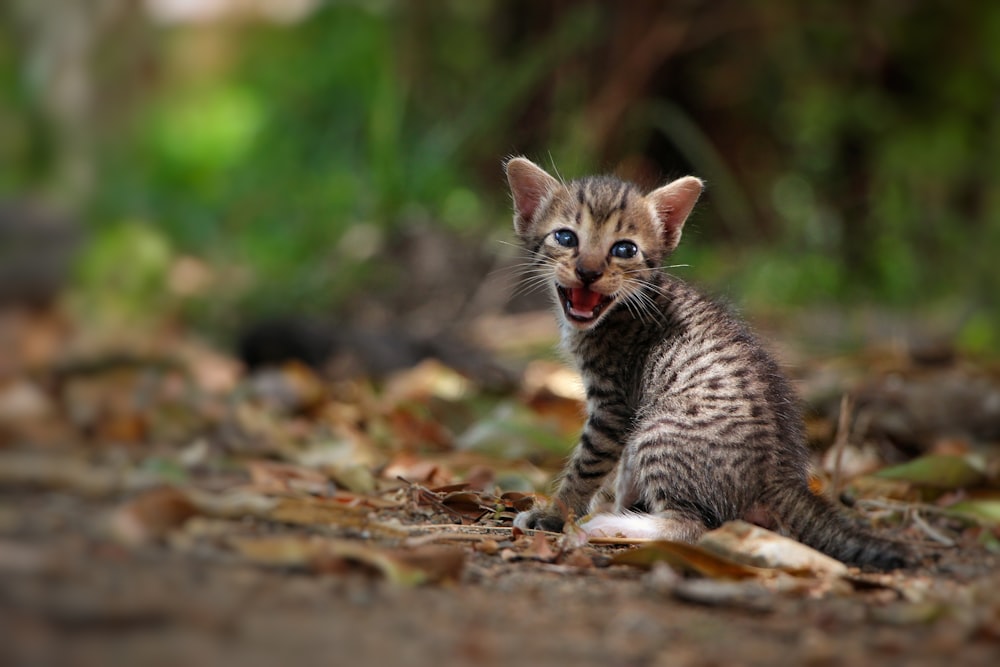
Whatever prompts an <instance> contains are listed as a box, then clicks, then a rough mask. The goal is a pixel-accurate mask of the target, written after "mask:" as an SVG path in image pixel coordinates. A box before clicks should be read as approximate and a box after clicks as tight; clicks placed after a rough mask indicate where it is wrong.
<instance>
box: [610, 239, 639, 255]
mask: <svg viewBox="0 0 1000 667" xmlns="http://www.w3.org/2000/svg"><path fill="white" fill-rule="evenodd" d="M611 254H612V256H614V257H618V258H620V259H632V258H633V257H635V256H636V255H637V254H639V247H638V246H637V245H636V244H634V243H632V242H631V241H619V242H618V243H616V244H614V245H613V246H611Z"/></svg>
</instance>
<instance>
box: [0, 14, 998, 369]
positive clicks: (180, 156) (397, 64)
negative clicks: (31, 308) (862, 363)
mask: <svg viewBox="0 0 1000 667" xmlns="http://www.w3.org/2000/svg"><path fill="white" fill-rule="evenodd" d="M0 21H2V22H0V81H2V85H0V96H2V98H0V99H2V104H0V165H2V169H0V247H2V250H0V297H2V299H3V301H4V302H5V303H7V304H11V303H14V304H22V305H23V304H26V303H27V304H35V305H38V304H43V305H44V304H52V303H58V304H59V307H60V308H61V309H65V312H68V313H69V314H70V315H69V317H70V319H71V320H73V321H76V322H82V323H84V324H85V326H86V327H88V328H93V329H102V328H103V330H105V331H114V332H118V333H119V334H122V335H136V334H137V333H138V332H140V331H143V330H144V328H148V327H152V328H155V327H163V326H171V327H182V328H185V329H191V330H195V331H199V332H202V333H204V334H205V335H206V336H207V337H209V338H211V339H214V340H216V341H219V342H220V343H224V344H230V343H232V342H233V341H236V340H238V339H240V338H241V337H242V338H243V340H244V343H246V337H247V335H248V334H247V332H248V330H249V331H250V332H251V333H250V334H249V336H250V339H251V343H250V345H251V347H252V346H253V340H254V336H255V335H257V336H258V338H259V336H260V335H263V337H264V338H265V339H269V336H271V335H272V334H274V327H273V326H272V329H271V330H268V332H265V333H264V334H260V332H259V326H260V323H261V322H265V323H268V322H270V323H272V325H273V323H274V322H275V321H279V322H280V321H287V318H289V317H291V318H313V319H310V320H308V321H310V322H320V323H321V325H320V329H321V333H320V334H319V335H318V338H320V339H323V338H325V337H327V336H328V334H329V331H330V330H331V329H336V330H339V331H341V332H342V331H344V330H347V329H350V330H351V331H360V332H362V334H359V335H360V336H361V338H363V339H364V340H365V341H366V342H369V343H370V342H371V338H370V337H369V336H367V335H364V334H363V332H365V331H368V330H369V329H370V328H374V329H378V328H379V327H381V328H386V327H389V328H396V329H405V330H406V331H408V332H412V333H414V335H421V336H423V337H424V338H425V339H429V338H433V337H435V336H441V335H445V334H448V333H450V332H454V331H458V330H460V329H462V328H463V327H465V326H466V325H469V324H470V323H472V322H473V321H475V320H477V318H482V317H486V316H490V315H495V314H497V313H502V312H510V311H514V310H519V309H529V308H531V307H534V305H537V297H536V301H535V302H531V301H530V300H529V301H527V302H523V303H522V302H519V301H517V300H513V301H512V300H511V299H510V298H509V296H510V292H511V290H512V289H513V288H514V286H515V284H516V276H515V277H513V278H512V277H511V276H510V275H509V273H505V272H504V271H503V268H504V267H505V266H506V265H508V264H509V263H510V262H511V261H512V259H511V258H514V257H516V254H517V253H516V249H514V248H512V247H510V246H508V245H505V243H504V242H510V241H512V240H513V239H512V234H511V231H510V212H509V197H508V194H507V192H506V184H505V181H504V178H503V172H502V167H501V163H502V161H503V159H504V158H505V157H507V156H511V155H515V154H524V155H527V156H529V157H531V158H533V159H534V160H536V161H537V162H539V163H540V164H542V165H543V166H545V167H547V168H549V169H555V170H558V171H559V173H560V174H562V175H563V176H564V177H566V178H571V177H574V176H579V175H583V174H587V173H591V172H595V171H613V172H616V173H618V174H619V175H621V176H623V177H627V178H630V179H633V180H635V181H636V182H638V183H639V184H641V185H643V186H645V187H652V186H655V185H657V184H659V183H662V182H664V181H665V180H667V179H669V178H673V177H676V176H679V175H682V174H686V173H693V174H697V175H699V176H701V177H703V178H705V179H706V180H707V181H708V184H709V187H708V191H707V195H706V197H705V198H704V199H703V202H702V205H701V206H700V208H699V209H698V211H696V214H695V215H694V216H693V218H692V220H691V221H690V222H689V225H688V227H687V228H686V231H685V238H684V241H683V242H682V248H681V250H679V251H678V253H677V254H676V255H675V257H674V259H673V260H672V263H676V264H681V265H686V266H683V267H678V268H677V269H674V272H675V273H677V275H679V276H681V277H683V278H685V279H688V280H692V281H695V282H698V283H701V284H703V285H706V286H707V287H708V289H710V290H712V291H714V292H716V293H719V294H722V295H723V296H724V297H726V298H728V299H730V300H731V301H733V302H735V303H736V304H739V305H740V307H741V308H742V309H744V310H745V311H746V312H748V313H749V314H751V316H752V317H757V318H761V319H763V320H766V319H767V318H768V317H788V316H791V317H795V318H798V319H799V320H806V321H807V322H813V325H812V326H813V327H814V328H818V329H822V330H823V331H828V330H833V329H835V330H837V331H838V332H841V333H842V334H843V337H846V338H848V339H850V338H851V336H860V335H869V334H870V331H871V330H872V329H874V331H875V335H895V333H896V332H897V331H898V330H901V329H902V330H907V331H908V330H909V329H908V327H910V326H911V324H910V323H912V322H918V323H919V324H917V325H912V326H915V327H916V328H918V329H922V330H923V331H925V332H927V333H926V335H927V336H930V337H932V338H934V339H940V340H943V341H945V342H947V343H948V344H949V345H955V346H957V347H958V348H959V349H961V350H963V351H966V352H971V353H989V352H991V351H994V350H995V349H996V346H997V343H998V342H1000V340H998V339H1000V312H998V310H997V308H996V302H997V300H996V297H995V295H996V293H997V291H998V289H1000V271H998V270H997V266H996V261H997V260H996V255H997V250H1000V187H998V185H997V184H998V183H1000V46H998V45H1000V3H996V2H993V1H991V0H978V1H977V0H970V1H969V2H962V3H955V2H947V1H945V0H919V1H918V0H893V1H888V0H886V1H877V2H853V1H849V2H844V1H843V0H836V1H834V0H817V1H815V2H810V3H798V2H758V3H747V2H738V1H735V0H732V1H731V0H711V1H708V0H704V1H702V0H683V1H677V2H659V1H652V0H650V1H646V0H637V1H634V2H628V3H619V2H610V1H606V2H605V1H596V0H595V1H579V2H577V1H570V0H552V1H546V2H539V1H535V0H511V1H503V2H501V1H499V0H493V1H490V0H479V1H476V2H468V1H466V0H451V1H448V0H438V1H418V0H413V1H404V0H395V1H394V0H371V1H353V2H352V1H340V2H338V1H333V0H326V1H324V0H92V1H91V2H86V3H82V2H80V3H74V2H65V1H63V0H7V1H6V2H4V3H3V5H2V6H0ZM858 313H863V315H858ZM282 318H285V319H284V320H282ZM862 320H863V321H862ZM296 321H304V320H296ZM873 322H874V323H875V324H872V323H873ZM885 322H888V323H889V324H884V323H885ZM898 322H904V323H907V324H900V325H898V326H897V324H896V323H898ZM880 323H883V324H880ZM255 327H256V329H255ZM265 328H266V327H265ZM300 328H301V327H300ZM900 328H901V329H900ZM278 329H279V330H280V331H279V334H281V335H285V334H288V332H287V331H285V330H284V329H281V326H278ZM861 330H864V334H862V333H859V332H861ZM254 331H256V332H257V333H256V334H255V333H254ZM279 334H275V335H279ZM298 334H301V331H299V332H298ZM298 334H297V335H298ZM300 337H301V335H300ZM306 338H308V336H306ZM300 342H301V341H300ZM302 344H303V345H304V346H306V347H308V346H309V345H310V344H317V345H320V346H322V344H321V343H317V342H316V340H306V341H305V342H304V343H302ZM390 347H392V346H391V345H390ZM244 352H245V353H246V351H244ZM317 354H318V355H319V356H322V355H323V354H325V351H324V350H319V351H318V352H317ZM376 356H377V353H376Z"/></svg>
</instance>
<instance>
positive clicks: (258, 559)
mask: <svg viewBox="0 0 1000 667" xmlns="http://www.w3.org/2000/svg"><path fill="white" fill-rule="evenodd" d="M231 544H232V545H233V546H234V547H235V548H236V550H237V551H239V552H240V553H241V554H242V555H243V556H244V557H246V558H247V559H249V560H251V561H253V562H255V563H259V564H262V565H272V566H282V567H304V568H307V569H311V570H314V571H324V572H327V571H330V570H332V569H339V568H336V567H335V565H334V562H335V561H350V562H353V563H358V564H361V565H364V566H366V567H369V568H371V569H373V570H375V571H376V572H378V573H379V574H381V575H382V576H383V577H385V578H386V579H387V580H389V581H391V582H392V583H394V584H399V585H403V586H415V585H419V584H424V583H432V582H438V581H442V580H445V579H457V578H458V577H459V575H460V574H461V571H462V568H463V566H464V564H465V552H464V551H463V550H461V549H456V548H454V547H443V546H425V547H419V548H416V549H379V548H376V547H372V546H370V545H368V544H365V543H363V542H356V541H350V540H332V539H325V538H318V537H315V536H310V537H304V536H300V535H288V536H277V537H265V538H235V539H233V540H231Z"/></svg>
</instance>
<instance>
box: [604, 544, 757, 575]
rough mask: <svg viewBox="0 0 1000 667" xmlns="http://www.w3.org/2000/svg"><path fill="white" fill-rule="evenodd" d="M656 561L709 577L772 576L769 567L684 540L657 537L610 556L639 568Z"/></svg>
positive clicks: (647, 566)
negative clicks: (746, 561) (731, 558)
mask: <svg viewBox="0 0 1000 667" xmlns="http://www.w3.org/2000/svg"><path fill="white" fill-rule="evenodd" d="M659 561H665V562H666V563H667V564H669V565H670V566H671V567H674V568H676V569H679V570H683V571H687V572H695V573H697V574H701V575H703V576H706V577H711V578H712V579H753V578H757V579H763V578H767V577H770V576H772V571H771V570H766V569H763V568H759V567H752V566H750V565H743V564H742V563H737V562H735V561H732V560H730V559H728V558H724V557H723V556H719V555H717V554H713V553H712V552H710V551H707V550H706V549H703V548H701V547H698V546H695V545H693V544H687V543H685V542H669V541H666V540H658V541H655V542H650V543H649V544H645V545H643V546H641V547H637V548H635V549H631V550H629V551H624V552H622V553H619V554H615V555H614V556H613V557H612V558H611V562H612V564H614V565H634V566H636V567H642V568H650V567H652V565H653V563H656V562H659Z"/></svg>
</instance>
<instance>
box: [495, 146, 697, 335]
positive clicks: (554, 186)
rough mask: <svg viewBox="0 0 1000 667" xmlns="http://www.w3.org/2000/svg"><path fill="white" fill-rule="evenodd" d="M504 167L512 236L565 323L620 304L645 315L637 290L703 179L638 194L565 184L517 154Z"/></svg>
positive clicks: (611, 183) (582, 322)
mask: <svg viewBox="0 0 1000 667" xmlns="http://www.w3.org/2000/svg"><path fill="white" fill-rule="evenodd" d="M506 169H507V181H508V182H509V183H510V191H511V194H512V195H513V197H514V231H515V232H517V236H518V238H519V239H520V240H521V242H522V243H523V244H524V246H525V248H527V249H528V251H529V252H530V253H531V254H532V258H533V260H534V261H535V262H536V264H537V266H538V267H540V269H541V271H542V275H544V276H547V277H550V281H549V282H550V283H551V286H552V287H551V289H552V294H553V296H554V298H555V299H556V301H557V303H558V304H559V305H560V307H561V311H562V314H563V318H564V319H565V321H566V322H567V323H568V324H570V325H572V326H573V327H575V328H577V329H581V330H582V329H589V328H591V327H593V326H594V325H595V324H597V322H599V321H600V320H601V318H602V317H603V316H604V315H606V314H607V313H608V312H610V311H611V310H612V309H614V308H616V307H618V306H621V305H622V304H625V305H626V307H630V308H631V309H632V310H633V311H634V312H636V313H639V312H641V311H642V310H644V306H643V302H644V294H643V290H644V288H645V286H646V285H647V284H648V281H649V280H650V279H651V278H652V277H653V275H654V274H656V272H658V271H659V270H660V265H661V263H662V262H663V260H664V258H665V257H666V256H667V255H669V254H670V253H671V252H673V250H674V248H676V247H677V243H678V241H680V238H681V227H683V225H684V221H685V220H686V219H687V217H688V214H689V213H691V209H692V208H693V207H694V204H695V202H696V201H697V200H698V196H699V195H700V194H701V191H702V182H701V181H700V180H699V179H697V178H695V177H693V176H685V177H684V178H680V179H678V180H676V181H673V182H672V183H669V184H667V185H664V186H663V187H660V188H657V189H656V190H653V191H652V192H650V193H649V194H646V195H643V194H642V193H641V192H640V191H639V190H638V189H637V188H636V187H635V186H634V185H632V184H630V183H626V182H624V181H620V180H618V179H617V178H614V177H611V176H597V177H589V178H583V179H580V180H576V181H572V182H570V183H563V182H561V181H558V180H556V179H554V178H552V177H551V176H549V174H548V173H546V172H545V170H543V169H542V168H541V167H539V166H538V165H536V164H534V163H533V162H531V161H530V160H527V159H525V158H523V157H516V158H513V159H511V160H510V161H508V162H507V165H506ZM549 274H551V275H550V276H549ZM536 275H537V274H536ZM645 298H647V299H648V297H645Z"/></svg>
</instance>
